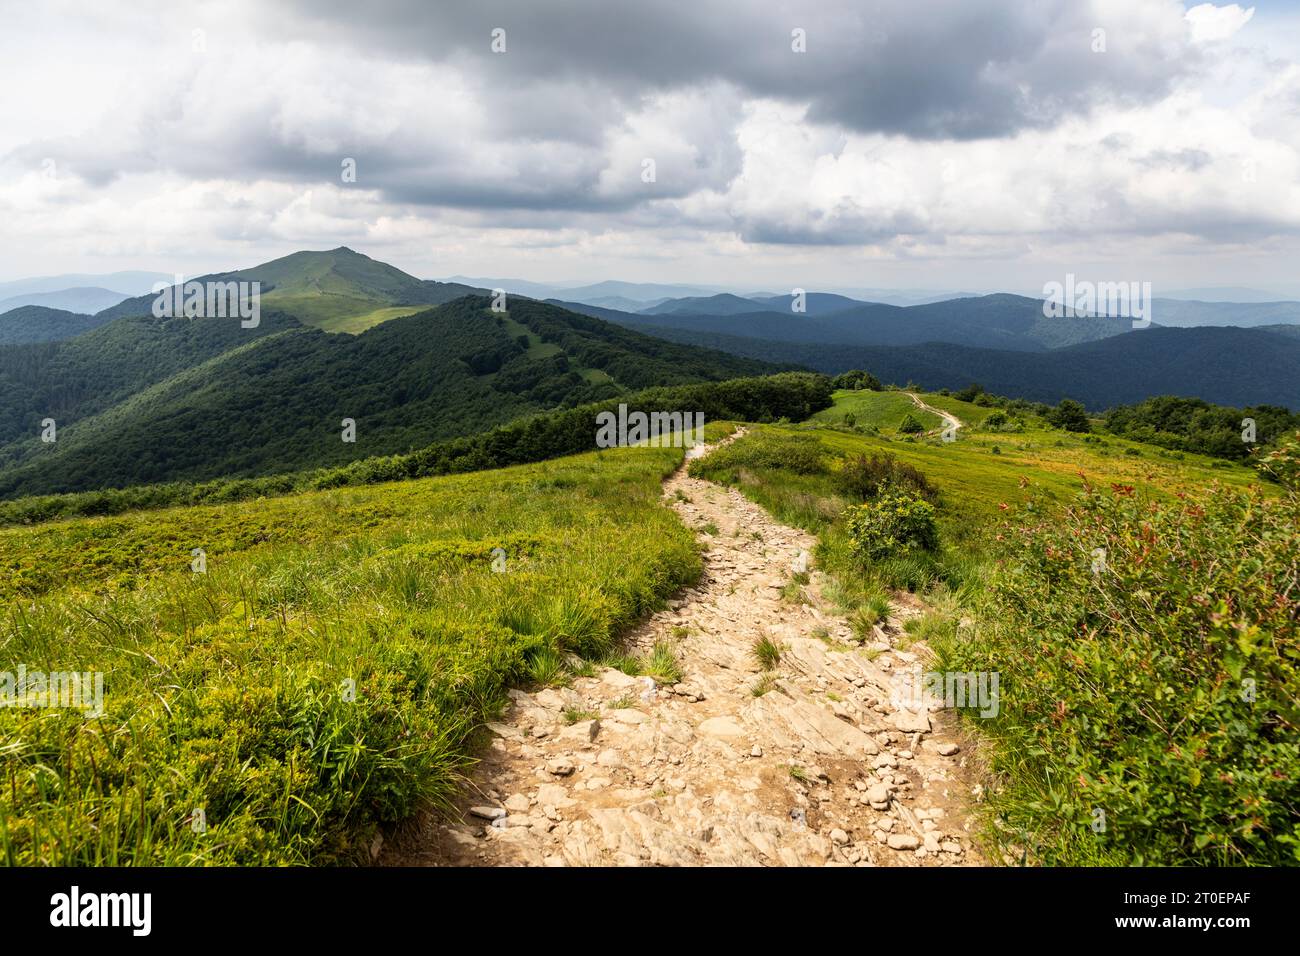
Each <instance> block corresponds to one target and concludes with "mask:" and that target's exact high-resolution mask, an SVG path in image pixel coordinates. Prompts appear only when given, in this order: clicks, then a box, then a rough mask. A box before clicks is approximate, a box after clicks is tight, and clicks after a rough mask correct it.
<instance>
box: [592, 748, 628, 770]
mask: <svg viewBox="0 0 1300 956" xmlns="http://www.w3.org/2000/svg"><path fill="white" fill-rule="evenodd" d="M596 763H598V764H599V765H600V766H602V767H621V766H623V758H622V757H620V756H619V754H618V751H617V750H615V749H613V748H612V747H607V748H605V749H604V750H602V751H601V752H600V753H599V754H598V755H597V756H596Z"/></svg>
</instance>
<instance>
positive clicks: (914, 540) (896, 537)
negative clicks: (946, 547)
mask: <svg viewBox="0 0 1300 956" xmlns="http://www.w3.org/2000/svg"><path fill="white" fill-rule="evenodd" d="M845 517H846V519H847V521H846V526H847V529H848V533H849V542H850V547H851V549H852V550H853V552H854V554H856V555H857V556H858V557H859V558H865V559H868V560H876V559H879V558H884V557H888V556H891V555H898V554H906V553H909V552H912V551H932V550H934V548H935V547H937V546H938V543H939V532H938V529H937V527H936V525H935V520H934V506H933V505H932V504H930V503H929V502H928V501H926V500H925V499H924V498H921V497H919V496H917V495H914V494H909V493H907V492H905V491H886V492H884V493H883V494H881V495H880V496H879V497H877V498H876V499H875V500H874V501H869V502H867V503H866V504H862V505H857V506H855V507H853V508H850V509H848V511H847V512H846V515H845Z"/></svg>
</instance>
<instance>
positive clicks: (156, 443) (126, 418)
mask: <svg viewBox="0 0 1300 956" xmlns="http://www.w3.org/2000/svg"><path fill="white" fill-rule="evenodd" d="M209 278H212V279H214V280H219V281H223V282H226V281H240V280H242V281H257V282H260V283H261V287H262V300H261V301H262V317H261V323H260V324H259V325H258V326H257V327H256V328H254V329H245V328H241V326H240V324H239V322H238V321H235V320H226V319H159V318H155V317H154V316H153V315H152V305H153V301H154V298H155V297H154V296H153V295H152V294H147V295H141V296H134V297H131V298H129V299H125V300H123V301H121V302H119V303H116V304H114V305H113V306H111V307H110V308H108V309H105V310H101V311H100V312H98V313H96V314H95V315H93V316H92V315H81V314H77V313H73V312H70V311H67V310H56V309H51V308H48V307H44V306H39V305H28V306H21V307H19V308H17V309H14V310H11V311H9V312H7V313H4V314H0V496H12V495H18V494H31V493H46V492H55V491H65V490H84V489H90V488H97V487H117V486H124V485H129V484H134V483H140V482H154V481H165V480H178V479H187V480H204V479H207V478H212V477H217V476H224V475H258V474H265V473H268V472H275V471H285V470H296V469H301V468H306V467H312V466H316V465H328V464H339V463H342V462H346V461H349V460H352V459H354V458H357V457H363V456H365V455H373V454H388V453H397V452H404V451H409V450H412V449H414V448H418V447H422V446H424V445H426V444H428V443H430V442H433V441H436V440H439V439H443V438H448V437H453V436H456V435H464V434H470V433H474V432H477V431H480V430H482V429H485V428H489V427H491V426H493V425H496V424H500V423H504V422H506V421H510V420H512V419H515V418H518V417H520V416H523V415H528V414H530V413H533V412H538V411H542V410H546V409H550V408H555V407H560V406H567V405H572V404H576V403H580V402H585V401H595V400H600V399H605V398H610V397H614V396H617V395H620V394H624V393H626V392H627V391H630V390H634V389H638V388H644V387H647V386H651V385H661V384H662V385H666V384H682V383H687V382H696V381H707V380H717V379H723V378H733V377H737V376H743V375H751V374H764V373H766V372H771V371H776V370H778V369H781V368H792V367H804V368H812V369H816V370H819V371H823V372H827V373H837V372H841V371H846V370H848V369H850V368H864V369H867V370H869V371H871V372H873V373H874V374H876V375H877V376H878V377H879V378H881V379H882V380H884V381H886V382H895V383H898V384H905V383H906V382H908V381H913V382H915V383H917V384H918V385H921V386H924V387H926V388H942V387H948V388H960V387H962V386H965V385H968V384H971V383H972V382H978V383H980V384H981V385H983V386H984V387H985V388H987V389H989V390H990V391H993V392H996V393H1001V394H1005V395H1011V396H1021V397H1025V398H1030V399H1034V400H1038V401H1044V402H1049V403H1055V402H1057V401H1059V400H1060V399H1062V398H1065V397H1070V398H1075V399H1078V400H1080V401H1082V402H1084V403H1085V404H1087V405H1088V406H1089V407H1090V408H1093V409H1095V410H1100V409H1104V408H1106V407H1109V406H1112V405H1115V404H1120V403H1131V402H1137V401H1140V400H1141V399H1143V398H1146V397H1149V396H1152V395H1158V394H1174V395H1182V396H1189V397H1197V398H1203V399H1206V400H1208V401H1211V402H1216V403H1220V404H1226V405H1234V406H1249V405H1260V404H1275V405H1282V406H1286V407H1289V408H1293V409H1294V408H1300V324H1293V322H1292V320H1293V319H1295V318H1300V316H1297V314H1296V313H1295V312H1294V311H1293V310H1294V307H1295V306H1296V303H1285V302H1284V303H1274V302H1256V303H1206V302H1199V301H1188V302H1182V303H1178V304H1176V305H1175V306H1173V307H1170V306H1168V304H1167V303H1165V300H1158V301H1157V303H1156V307H1155V315H1156V319H1157V324H1156V325H1154V326H1153V327H1151V328H1147V329H1142V330H1134V329H1133V328H1132V326H1131V322H1130V321H1129V320H1128V319H1123V318H1104V317H1083V318H1056V319H1052V318H1047V317H1045V316H1044V315H1043V308H1042V303H1041V302H1040V301H1039V300H1038V299H1035V298H1032V297H1026V296H1017V295H1009V294H994V295H986V296H972V297H962V298H956V299H948V300H944V301H941V302H933V303H925V304H915V305H908V306H899V305H890V304H887V303H879V302H876V303H871V302H861V301H858V300H856V299H853V298H851V297H848V296H844V295H839V294H834V293H822V292H809V293H807V294H806V296H805V298H804V299H803V301H802V304H803V306H804V311H800V312H795V311H793V309H792V299H791V296H790V295H788V294H778V295H768V294H766V293H761V292H755V293H752V294H751V295H750V296H739V295H735V294H733V293H711V294H704V295H700V294H691V295H684V296H681V295H679V296H674V297H671V298H668V299H665V300H663V301H661V302H655V303H653V304H650V305H647V306H645V307H644V308H643V310H641V311H637V312H630V311H626V310H622V309H613V308H609V307H606V306H601V305H592V304H588V303H583V302H575V301H572V300H567V299H557V300H554V301H546V302H544V301H539V300H537V299H534V298H530V297H527V296H525V295H523V294H521V293H517V292H516V293H513V294H510V295H508V296H507V300H506V306H507V311H506V312H504V313H497V312H493V311H492V310H491V307H490V305H491V300H490V299H489V298H488V296H487V295H486V292H485V290H487V289H490V288H497V287H498V286H495V285H492V284H491V281H490V280H472V281H473V282H478V281H483V282H484V283H485V284H484V286H482V287H479V286H476V285H472V284H470V282H438V281H433V280H421V279H417V278H415V277H414V276H411V275H408V274H407V273H405V272H403V271H401V270H400V269H396V268H394V267H393V266H390V265H388V264H386V263H383V262H379V261H377V260H374V259H371V258H369V257H367V256H364V255H361V254H360V253H357V252H354V251H352V250H350V249H347V248H338V249H333V250H329V251H324V252H299V253H294V254H293V255H289V256H285V257H283V258H281V259H276V260H274V261H272V262H267V263H264V264H262V265H259V266H253V267H250V268H247V269H241V270H238V271H235V272H229V273H220V274H214V275H213V276H211V277H209ZM652 288H653V290H654V291H662V290H663V288H664V287H659V286H654V287H652ZM585 289H586V292H585V293H584V294H587V293H594V297H595V298H598V299H601V300H603V301H618V300H620V299H623V298H628V295H627V294H629V293H631V294H635V295H644V294H646V293H647V291H649V290H648V289H647V288H646V287H645V286H644V285H643V284H634V283H617V282H611V283H599V284H597V285H594V286H588V287H585ZM570 291H573V290H570ZM675 291H680V289H678V290H675ZM687 291H693V290H687ZM27 294H32V295H41V294H44V293H39V292H36V293H27ZM637 301H641V300H637ZM1169 301H1170V302H1173V301H1174V300H1169ZM1179 309H1181V310H1182V311H1181V312H1180V311H1178V310H1179ZM1162 318H1163V319H1164V320H1165V322H1167V323H1168V324H1167V325H1166V324H1164V323H1162V322H1161V319H1162ZM1233 318H1235V319H1237V320H1238V322H1239V325H1240V326H1246V327H1237V326H1232V327H1225V326H1224V325H1223V323H1224V322H1225V321H1227V320H1229V319H1233ZM1179 322H1183V323H1201V325H1199V326H1197V327H1180V326H1178V324H1177V323H1179ZM329 333H335V334H329ZM340 333H351V334H340ZM46 418H53V419H55V421H56V422H57V425H58V440H57V442H56V443H54V444H52V445H50V444H44V443H42V442H41V441H40V440H39V434H40V429H41V422H42V421H43V420H44V419H46ZM344 418H352V419H354V420H355V421H356V425H357V441H356V443H355V444H352V443H345V442H343V441H342V440H341V438H340V432H339V429H340V423H341V421H342V419H344Z"/></svg>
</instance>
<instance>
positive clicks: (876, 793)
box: [866, 783, 889, 810]
mask: <svg viewBox="0 0 1300 956" xmlns="http://www.w3.org/2000/svg"><path fill="white" fill-rule="evenodd" d="M866 796H867V802H868V803H869V804H871V806H872V808H874V809H876V810H887V809H889V788H888V787H887V786H885V785H884V784H883V783H878V784H876V785H875V786H873V787H869V788H868V789H867V795H866Z"/></svg>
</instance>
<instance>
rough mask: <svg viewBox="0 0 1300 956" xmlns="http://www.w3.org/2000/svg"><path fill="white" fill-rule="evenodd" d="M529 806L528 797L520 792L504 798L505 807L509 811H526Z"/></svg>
mask: <svg viewBox="0 0 1300 956" xmlns="http://www.w3.org/2000/svg"><path fill="white" fill-rule="evenodd" d="M529 806H530V804H529V803H528V798H527V797H525V796H524V795H523V794H522V793H513V794H511V795H510V797H509V798H508V799H507V800H506V809H507V810H509V811H510V812H511V813H527V812H528V807H529Z"/></svg>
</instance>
